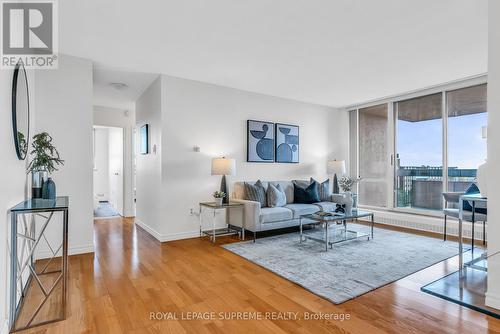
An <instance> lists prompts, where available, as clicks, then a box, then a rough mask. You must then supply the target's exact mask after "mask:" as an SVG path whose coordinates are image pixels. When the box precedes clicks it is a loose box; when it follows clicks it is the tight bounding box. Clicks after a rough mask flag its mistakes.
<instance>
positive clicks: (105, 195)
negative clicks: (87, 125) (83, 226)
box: [94, 126, 124, 218]
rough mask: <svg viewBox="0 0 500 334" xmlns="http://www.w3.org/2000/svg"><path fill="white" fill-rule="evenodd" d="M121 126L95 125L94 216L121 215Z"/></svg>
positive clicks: (122, 140) (122, 141) (122, 144)
mask: <svg viewBox="0 0 500 334" xmlns="http://www.w3.org/2000/svg"><path fill="white" fill-rule="evenodd" d="M123 146H124V139H123V128H118V127H107V126H94V217H95V218H109V217H119V216H123V198H124V194H123Z"/></svg>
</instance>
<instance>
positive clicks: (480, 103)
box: [349, 81, 487, 212]
mask: <svg viewBox="0 0 500 334" xmlns="http://www.w3.org/2000/svg"><path fill="white" fill-rule="evenodd" d="M476 82H477V81H476ZM454 85H455V84H454ZM459 85H461V87H464V84H463V83H461V84H459ZM455 87H456V86H455ZM414 96H415V97H414ZM486 125H487V84H479V85H477V84H476V85H473V86H468V87H467V86H465V88H459V89H454V90H442V91H437V92H436V93H432V94H428V95H422V96H417V95H416V94H412V97H411V98H409V99H404V100H403V99H401V100H399V101H398V100H396V101H395V102H391V101H389V102H387V103H384V104H380V105H376V106H369V107H366V108H360V109H357V110H351V111H350V113H349V126H350V129H351V130H350V149H349V156H350V160H349V172H350V175H351V176H359V177H361V178H362V180H361V181H360V182H359V185H358V194H359V196H358V200H359V204H360V205H365V206H375V207H388V208H390V209H392V208H397V209H411V210H434V211H436V212H437V211H438V210H441V209H442V208H443V199H442V192H443V191H464V190H465V189H466V188H467V187H468V186H469V185H470V184H471V183H473V182H475V179H476V173H477V168H478V166H479V165H481V164H482V163H483V162H484V161H485V159H486V152H487V150H486ZM445 171H446V172H445Z"/></svg>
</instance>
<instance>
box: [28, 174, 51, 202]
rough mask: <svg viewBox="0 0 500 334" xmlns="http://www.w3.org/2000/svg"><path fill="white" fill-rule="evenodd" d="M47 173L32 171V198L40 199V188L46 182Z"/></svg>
mask: <svg viewBox="0 0 500 334" xmlns="http://www.w3.org/2000/svg"><path fill="white" fill-rule="evenodd" d="M48 176H49V173H48V172H47V171H45V170H38V171H33V172H32V173H31V180H32V182H31V196H32V197H33V198H42V187H43V184H44V183H45V182H46V181H47V178H48Z"/></svg>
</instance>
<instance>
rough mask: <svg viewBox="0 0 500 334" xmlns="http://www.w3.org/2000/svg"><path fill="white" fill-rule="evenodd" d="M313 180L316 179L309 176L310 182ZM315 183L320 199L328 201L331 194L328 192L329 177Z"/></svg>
mask: <svg viewBox="0 0 500 334" xmlns="http://www.w3.org/2000/svg"><path fill="white" fill-rule="evenodd" d="M314 181H316V180H315V179H313V178H312V177H311V183H313V182H314ZM316 183H317V184H318V194H319V198H320V199H321V201H322V202H329V201H330V198H331V197H332V196H331V195H332V194H331V193H330V179H328V180H326V181H325V182H323V183H319V182H318V181H316Z"/></svg>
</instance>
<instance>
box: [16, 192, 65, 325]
mask: <svg viewBox="0 0 500 334" xmlns="http://www.w3.org/2000/svg"><path fill="white" fill-rule="evenodd" d="M68 210H69V198H68V197H57V198H56V199H55V200H48V199H30V200H27V201H24V202H21V203H19V204H18V205H16V206H14V207H13V208H11V209H10V210H9V213H10V215H11V224H10V237H11V238H10V299H9V304H10V313H9V326H10V331H11V332H14V331H19V330H22V329H27V328H31V327H34V326H39V325H43V324H47V323H50V322H54V321H59V320H64V319H65V318H66V299H67V279H68ZM58 212H60V213H61V214H62V226H60V227H59V229H61V230H62V242H61V243H60V244H59V243H57V245H56V247H54V246H53V245H51V242H49V240H50V237H49V236H48V235H46V232H47V227H48V226H57V225H55V224H56V221H54V219H53V218H54V214H56V213H58ZM36 218H39V219H38V223H39V224H38V225H39V226H40V229H39V231H37V220H36ZM40 218H41V219H40ZM51 223H52V224H51ZM42 241H44V242H45V244H46V245H47V248H48V249H47V251H48V252H49V253H50V257H49V258H47V259H43V260H40V261H37V260H36V258H35V256H36V251H37V250H38V249H39V247H38V246H40V245H41V242H42ZM52 243H53V242H52ZM37 247H38V248H37ZM61 251H62V254H61ZM57 260H60V264H59V265H57V262H58V261H57ZM38 264H39V265H38ZM54 264H56V265H57V266H55V265H54ZM58 294H60V305H57V304H55V302H58V304H59V301H58V300H57V299H59V298H58V297H59V296H58ZM51 296H52V297H54V298H51ZM55 298H57V299H56V300H54V299H55ZM49 299H51V301H50V303H47V301H48V300H49ZM49 304H50V305H49ZM25 305H29V306H27V307H26V308H24V307H23V306H25ZM44 305H47V308H48V307H49V306H50V310H51V311H53V310H54V309H58V310H59V311H60V312H56V313H57V314H52V315H51V316H48V317H49V319H44V317H43V316H41V315H42V313H41V312H40V311H41V310H42V309H43V307H44ZM56 305H57V306H56ZM37 316H38V317H37Z"/></svg>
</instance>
